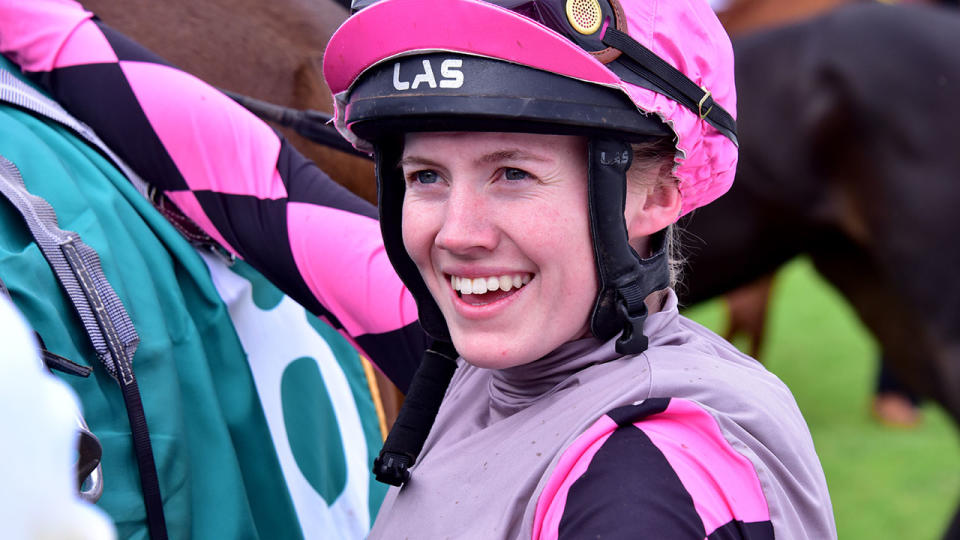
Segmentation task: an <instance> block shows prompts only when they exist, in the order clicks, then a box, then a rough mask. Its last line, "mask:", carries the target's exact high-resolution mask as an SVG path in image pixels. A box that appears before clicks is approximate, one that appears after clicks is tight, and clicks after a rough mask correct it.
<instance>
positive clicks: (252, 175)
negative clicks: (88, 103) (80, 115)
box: [120, 61, 287, 199]
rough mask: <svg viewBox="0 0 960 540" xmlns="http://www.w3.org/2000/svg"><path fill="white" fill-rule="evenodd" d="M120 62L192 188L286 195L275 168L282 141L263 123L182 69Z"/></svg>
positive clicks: (271, 196)
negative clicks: (174, 97)
mask: <svg viewBox="0 0 960 540" xmlns="http://www.w3.org/2000/svg"><path fill="white" fill-rule="evenodd" d="M120 66H121V68H122V69H123V73H124V75H125V76H126V78H127V81H129V83H130V86H131V88H132V89H133V92H134V94H135V95H136V97H137V100H138V101H139V102H140V106H141V107H142V108H143V111H144V113H145V114H146V115H147V119H148V120H149V121H150V125H151V127H153V129H154V131H155V132H156V133H157V136H158V137H160V140H161V141H162V142H163V146H164V147H165V148H166V149H167V152H168V153H169V154H170V157H171V158H172V159H173V162H174V163H175V164H176V165H177V169H179V171H180V174H181V175H182V176H183V178H184V180H186V182H187V185H188V186H189V187H190V189H193V190H211V191H216V192H218V193H227V194H233V195H251V196H254V197H257V198H259V199H281V198H284V197H286V196H287V190H286V188H285V187H284V185H283V182H282V181H281V179H280V174H279V173H278V172H277V170H276V168H277V156H278V155H279V154H280V139H279V138H278V137H277V135H276V134H275V133H274V132H273V130H271V129H270V127H269V126H267V124H265V123H264V122H262V121H261V120H259V119H258V118H256V117H255V116H253V115H252V114H250V113H249V112H248V111H246V109H244V108H243V107H241V106H240V105H239V104H237V103H235V102H234V101H233V100H232V99H230V98H228V97H227V96H225V95H223V94H222V93H220V92H219V91H217V90H216V89H215V88H213V87H211V86H209V85H207V84H206V83H204V82H203V81H201V80H200V79H197V78H196V77H193V76H191V75H188V74H185V73H183V72H182V71H178V70H176V69H174V68H171V67H168V66H164V65H160V64H153V63H146V62H127V61H122V62H120ZM171 94H174V95H177V96H179V98H178V100H177V106H176V107H171V106H170V95H171Z"/></svg>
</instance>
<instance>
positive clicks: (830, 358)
mask: <svg viewBox="0 0 960 540" xmlns="http://www.w3.org/2000/svg"><path fill="white" fill-rule="evenodd" d="M685 314H686V315H687V316H689V317H691V318H693V319H695V320H697V321H699V322H700V323H702V324H705V325H706V326H708V327H710V328H712V329H713V330H714V331H717V332H722V331H723V329H724V328H725V325H726V313H725V309H724V306H723V304H722V302H721V301H720V300H713V301H710V302H707V303H704V304H700V305H697V306H693V307H692V308H690V309H688V310H686V312H685ZM737 345H738V346H740V347H741V348H743V347H745V346H746V344H745V343H737ZM761 354H762V357H763V361H764V363H765V364H766V365H767V367H768V368H769V369H770V370H771V371H773V372H774V373H776V374H777V375H778V376H779V377H780V378H781V379H782V380H783V381H784V382H785V383H787V385H788V386H789V387H790V389H791V390H792V391H793V394H794V396H795V397H796V399H797V403H798V404H799V405H800V409H801V411H803V415H804V417H805V418H806V420H807V424H808V425H809V426H810V432H811V433H812V435H813V441H814V444H815V445H816V448H817V452H818V454H819V456H820V461H821V463H822V464H823V469H824V473H825V474H826V477H827V484H828V485H829V487H830V496H831V498H832V499H833V511H834V516H836V520H837V532H838V534H839V536H840V538H841V539H844V540H847V539H852V540H857V539H867V538H869V539H888V538H889V539H911V540H914V539H919V540H925V539H930V540H934V539H939V538H940V537H941V535H942V533H943V530H944V529H945V527H946V525H947V523H948V522H949V520H950V518H951V517H952V515H953V512H954V510H955V509H956V507H957V505H958V503H960V445H958V439H957V433H958V432H957V430H956V429H955V428H954V427H953V425H952V423H951V422H950V420H949V419H948V418H947V416H946V415H945V414H944V413H943V411H942V410H941V409H940V408H939V407H937V406H936V405H925V406H924V409H923V416H924V420H923V423H922V424H921V425H920V426H919V427H917V428H914V429H909V430H904V429H895V428H889V427H883V426H881V425H879V424H877V423H876V422H875V421H873V420H872V419H871V417H870V413H869V405H870V399H871V397H872V388H873V381H874V377H875V375H876V369H877V363H876V358H877V346H876V344H875V343H874V341H873V339H872V338H871V337H870V335H869V334H868V333H867V332H866V330H865V329H864V327H863V326H862V325H861V324H860V321H859V320H858V319H857V317H856V315H855V314H854V313H853V311H852V310H851V309H850V308H849V307H848V306H847V305H846V303H845V302H844V300H843V299H842V297H840V296H839V295H838V293H837V292H836V291H835V290H834V289H832V288H831V287H830V286H829V285H828V284H826V283H825V282H824V281H823V280H822V279H821V278H820V277H819V276H818V275H817V274H816V272H815V271H814V270H813V268H812V266H811V265H810V263H809V262H808V261H807V260H805V259H800V260H797V261H795V262H793V263H791V264H789V265H788V266H786V267H785V268H784V269H783V270H781V271H780V273H779V274H778V276H777V279H776V281H775V285H774V292H773V299H772V303H771V307H770V313H769V318H768V320H767V336H766V343H765V345H764V350H763V351H762V352H761Z"/></svg>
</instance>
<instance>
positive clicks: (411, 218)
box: [401, 200, 431, 266]
mask: <svg viewBox="0 0 960 540" xmlns="http://www.w3.org/2000/svg"><path fill="white" fill-rule="evenodd" d="M401 215H402V218H401V219H402V224H401V233H402V236H403V247H404V248H405V249H406V250H407V254H408V255H410V258H411V259H413V261H414V262H415V263H417V265H418V266H420V264H421V262H422V261H423V258H424V257H425V256H426V254H427V253H429V245H430V243H431V242H430V232H429V229H430V224H429V220H428V213H424V212H422V211H418V209H417V205H416V204H414V203H408V202H407V201H406V200H404V203H403V212H402V214H401Z"/></svg>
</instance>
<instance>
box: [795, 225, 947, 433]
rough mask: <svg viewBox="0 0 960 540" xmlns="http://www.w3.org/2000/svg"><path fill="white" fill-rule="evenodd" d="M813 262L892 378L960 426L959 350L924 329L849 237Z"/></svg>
mask: <svg viewBox="0 0 960 540" xmlns="http://www.w3.org/2000/svg"><path fill="white" fill-rule="evenodd" d="M812 258H813V262H814V265H815V266H816V268H817V270H818V271H819V272H820V273H821V274H822V275H823V276H824V277H825V278H826V279H827V280H828V281H829V282H830V283H832V284H833V285H834V286H835V287H836V288H837V289H838V290H839V291H840V292H841V293H842V294H843V295H844V296H845V297H846V298H847V300H848V301H849V302H850V304H851V306H852V307H853V308H854V309H855V310H856V312H857V314H858V315H859V317H860V319H861V320H862V321H863V323H864V324H865V325H866V326H867V327H868V328H869V329H870V330H871V332H872V333H873V335H874V336H876V337H877V339H878V341H879V345H880V347H881V349H882V350H883V352H884V353H885V354H886V355H887V356H888V358H889V360H890V368H891V370H892V371H893V373H894V374H895V375H896V376H897V377H898V378H899V379H900V380H901V381H903V383H904V384H905V385H906V386H907V387H908V388H910V389H911V390H913V391H914V392H916V393H917V394H919V395H921V396H926V397H929V398H931V399H933V400H935V401H936V402H938V403H939V404H940V405H942V406H943V408H944V409H945V410H946V411H947V413H948V414H950V416H951V417H952V418H953V419H954V421H955V422H960V347H958V346H957V344H955V343H951V342H950V341H948V340H945V339H943V337H942V336H941V335H939V333H938V332H936V331H935V330H933V329H931V328H930V325H928V324H925V319H924V316H923V315H924V314H923V313H917V312H916V310H914V309H913V308H912V307H911V306H910V305H909V304H908V303H906V302H904V301H903V300H902V299H901V298H900V296H898V294H897V291H898V287H897V285H896V284H895V283H892V282H891V281H890V280H889V279H888V278H887V277H886V276H885V275H884V274H883V273H882V271H881V270H880V267H879V266H878V265H877V263H876V261H875V260H873V259H872V258H871V257H870V256H868V255H867V254H866V252H865V251H864V250H862V249H861V248H860V247H858V246H857V245H856V244H854V243H853V242H851V241H849V240H848V239H846V238H845V237H842V236H840V235H836V236H834V237H833V238H831V239H830V240H828V241H825V242H823V243H822V244H821V245H820V246H818V248H817V249H816V250H815V251H814V252H813V253H812Z"/></svg>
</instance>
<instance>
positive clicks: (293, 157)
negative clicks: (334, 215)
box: [277, 135, 378, 219]
mask: <svg viewBox="0 0 960 540" xmlns="http://www.w3.org/2000/svg"><path fill="white" fill-rule="evenodd" d="M278 137H280V135H278ZM277 171H278V172H279V173H280V178H282V179H283V183H284V185H285V186H286V188H287V197H288V198H289V199H290V201H291V202H303V203H311V204H319V205H322V206H329V207H331V208H337V209H339V210H346V211H347V212H353V213H354V214H360V215H363V216H367V217H370V218H373V219H377V218H378V216H377V209H376V207H374V206H373V205H372V204H370V203H369V202H367V201H365V200H363V199H361V198H360V197H358V196H357V195H354V194H353V193H352V192H351V191H350V190H348V189H347V188H345V187H343V186H342V185H340V184H338V183H336V182H335V181H334V180H332V179H331V178H330V177H329V176H327V174H326V173H325V172H323V171H322V170H321V169H320V168H319V167H317V165H316V164H315V163H314V162H312V161H310V160H309V159H307V158H306V157H304V156H303V155H302V154H300V152H298V151H297V150H296V149H294V148H293V146H292V145H290V143H289V142H288V141H287V140H286V138H284V137H280V155H279V156H278V157H277Z"/></svg>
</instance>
